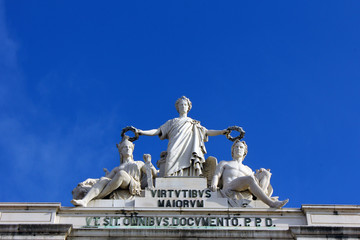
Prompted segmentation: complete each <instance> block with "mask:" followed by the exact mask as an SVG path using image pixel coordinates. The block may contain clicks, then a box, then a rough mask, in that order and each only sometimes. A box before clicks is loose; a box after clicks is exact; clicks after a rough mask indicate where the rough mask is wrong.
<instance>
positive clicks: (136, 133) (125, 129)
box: [121, 126, 139, 142]
mask: <svg viewBox="0 0 360 240" xmlns="http://www.w3.org/2000/svg"><path fill="white" fill-rule="evenodd" d="M128 131H131V132H133V133H134V134H135V136H134V137H129V136H127V135H125V133H126V132H128ZM125 136H127V137H129V141H130V142H134V141H136V140H138V139H139V133H138V132H137V131H136V128H134V127H133V126H127V127H124V128H123V129H122V131H121V137H122V138H124V137H125Z"/></svg>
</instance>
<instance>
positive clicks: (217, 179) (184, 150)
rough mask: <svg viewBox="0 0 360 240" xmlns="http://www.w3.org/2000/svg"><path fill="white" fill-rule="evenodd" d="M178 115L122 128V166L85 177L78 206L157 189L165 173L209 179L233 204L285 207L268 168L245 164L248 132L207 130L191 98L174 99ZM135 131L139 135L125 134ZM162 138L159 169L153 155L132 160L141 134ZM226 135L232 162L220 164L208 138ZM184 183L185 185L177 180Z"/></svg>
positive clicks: (77, 191) (77, 192)
mask: <svg viewBox="0 0 360 240" xmlns="http://www.w3.org/2000/svg"><path fill="white" fill-rule="evenodd" d="M175 107H176V110H177V111H178V113H179V117H177V118H174V119H170V120H168V121H167V122H165V123H164V124H163V125H162V126H160V127H159V128H157V129H151V130H141V129H137V128H134V127H127V128H125V129H124V130H123V132H122V137H123V138H122V140H121V142H120V143H119V144H117V148H118V150H119V154H120V165H119V166H118V167H115V168H114V169H113V170H112V171H110V172H108V171H107V170H105V176H104V177H101V178H100V179H87V180H86V181H84V182H81V183H79V184H78V186H77V187H76V188H75V189H74V190H73V200H72V201H71V202H72V203H73V204H74V205H75V206H83V207H86V206H87V204H88V203H89V202H90V201H91V200H93V199H104V198H111V199H129V198H133V197H135V196H139V195H141V191H142V189H145V188H148V189H152V188H154V179H155V178H159V177H160V178H163V177H165V178H166V177H175V176H176V177H180V178H181V177H205V178H207V179H208V188H209V189H210V190H211V191H213V192H216V191H218V192H219V194H222V195H223V196H225V197H227V198H228V199H229V204H230V205H233V206H234V205H236V204H235V202H236V200H240V199H248V200H249V201H251V200H252V199H254V198H255V199H259V200H261V201H262V202H264V203H265V204H267V205H268V206H269V207H271V208H281V207H283V206H284V205H285V204H286V203H287V202H288V200H284V201H279V200H278V199H277V198H276V197H272V193H273V189H272V186H271V184H270V177H271V173H270V170H267V169H264V168H261V169H259V170H257V171H256V173H254V172H253V171H252V170H251V168H249V167H248V166H246V165H244V164H243V163H242V162H243V160H244V158H245V156H246V154H247V145H246V143H245V141H241V140H240V139H241V138H242V137H243V136H244V134H245V132H244V131H243V130H242V128H240V127H236V126H235V127H230V128H227V129H223V130H209V129H207V128H205V127H204V126H202V125H201V124H200V122H199V121H197V120H194V119H192V118H190V117H188V113H189V111H190V110H191V108H192V103H191V101H190V99H188V98H187V97H185V96H183V97H181V98H179V99H178V100H177V101H176V103H175ZM129 130H131V131H133V132H134V134H135V137H133V138H130V137H128V136H126V135H125V132H126V131H129ZM232 130H237V131H239V132H240V135H239V136H238V137H235V138H233V137H231V135H230V133H231V131H232ZM141 135H145V136H158V137H159V138H160V139H161V140H164V139H167V140H168V147H167V150H166V151H164V152H162V153H161V155H160V160H159V161H158V162H157V166H158V168H159V170H157V169H156V168H155V167H154V166H153V165H152V163H151V156H150V155H149V154H144V161H134V159H133V151H134V143H133V141H135V140H137V139H138V138H139V136H141ZM218 135H226V137H227V138H228V139H229V140H232V141H233V145H232V147H231V155H232V158H233V159H232V160H230V161H221V162H220V163H219V164H218V163H217V160H216V158H214V157H208V158H207V159H206V160H205V154H206V153H207V152H206V148H205V142H207V140H208V137H212V136H218ZM179 184H181V183H179Z"/></svg>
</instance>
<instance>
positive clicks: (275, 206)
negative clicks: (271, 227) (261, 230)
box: [270, 199, 289, 208]
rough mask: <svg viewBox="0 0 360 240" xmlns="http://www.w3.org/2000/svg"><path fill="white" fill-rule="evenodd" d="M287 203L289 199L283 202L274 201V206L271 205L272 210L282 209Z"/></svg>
mask: <svg viewBox="0 0 360 240" xmlns="http://www.w3.org/2000/svg"><path fill="white" fill-rule="evenodd" d="M288 202H289V199H286V200H284V201H276V202H275V203H274V204H272V206H270V207H272V208H282V207H283V206H285V204H287V203H288Z"/></svg>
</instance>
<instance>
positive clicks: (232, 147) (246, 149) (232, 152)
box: [231, 139, 248, 158]
mask: <svg viewBox="0 0 360 240" xmlns="http://www.w3.org/2000/svg"><path fill="white" fill-rule="evenodd" d="M239 142H240V143H243V144H244V146H245V152H244V158H245V157H246V155H247V153H248V146H247V145H246V142H245V141H240V140H239V139H236V140H235V142H234V143H233V145H232V146H231V157H234V150H233V149H234V146H235V145H236V144H237V143H239Z"/></svg>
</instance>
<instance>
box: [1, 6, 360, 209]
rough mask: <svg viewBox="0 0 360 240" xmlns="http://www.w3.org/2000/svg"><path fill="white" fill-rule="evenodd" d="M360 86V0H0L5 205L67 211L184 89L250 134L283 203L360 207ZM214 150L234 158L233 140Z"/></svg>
mask: <svg viewBox="0 0 360 240" xmlns="http://www.w3.org/2000/svg"><path fill="white" fill-rule="evenodd" d="M359 93H360V2H359V1H106V2H99V1H25V0H22V1H20V0H12V1H0V132H1V137H0V160H1V169H0V176H1V179H2V183H1V184H0V193H1V194H0V202H61V203H62V205H63V206H71V204H70V200H71V190H72V189H73V188H74V187H75V186H76V185H77V183H78V182H80V181H83V180H85V179H86V178H97V177H100V176H102V175H103V171H102V168H104V167H106V168H108V169H109V170H110V169H112V168H113V167H115V166H117V165H118V164H119V155H118V152H117V149H116V146H115V143H117V142H119V141H120V132H121V129H122V128H124V127H125V126H128V125H133V126H135V127H137V128H140V129H144V130H147V129H153V128H158V127H159V126H160V125H161V124H163V123H164V122H165V121H166V120H168V119H171V118H174V117H177V115H178V114H177V112H176V109H175V107H174V103H175V101H176V99H177V98H179V97H181V96H182V95H185V96H187V97H189V98H190V99H191V101H192V103H193V109H192V110H191V111H190V113H189V116H190V117H192V118H194V119H197V120H199V121H201V124H202V125H203V126H205V127H206V128H208V129H224V128H227V127H228V126H233V125H239V126H242V127H243V128H244V130H245V131H246V136H245V139H244V140H245V141H246V142H247V144H248V146H249V153H248V155H247V157H246V159H245V162H244V163H245V164H247V165H248V166H250V167H251V168H253V169H257V168H260V167H264V168H270V169H271V171H272V173H273V175H272V185H273V187H274V190H275V191H274V195H276V196H280V199H284V198H290V202H289V204H288V205H287V206H288V207H296V208H298V207H301V204H359V198H360V193H359V191H358V176H357V174H358V173H357V172H358V169H360V153H359V147H360V104H359V103H360V97H359ZM166 146H167V142H166V141H161V140H160V139H159V138H158V137H147V136H141V137H140V139H139V140H138V141H136V142H135V152H134V156H135V158H136V159H137V160H141V159H142V154H144V153H150V154H151V155H152V157H153V162H154V163H155V162H156V161H157V160H158V158H159V155H160V152H161V151H163V150H165V149H166ZM206 147H207V150H208V154H207V156H215V157H217V158H218V160H229V159H231V154H230V147H231V142H230V141H229V140H227V139H226V138H225V137H224V136H216V137H212V138H210V139H209V142H208V143H207V144H206Z"/></svg>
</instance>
